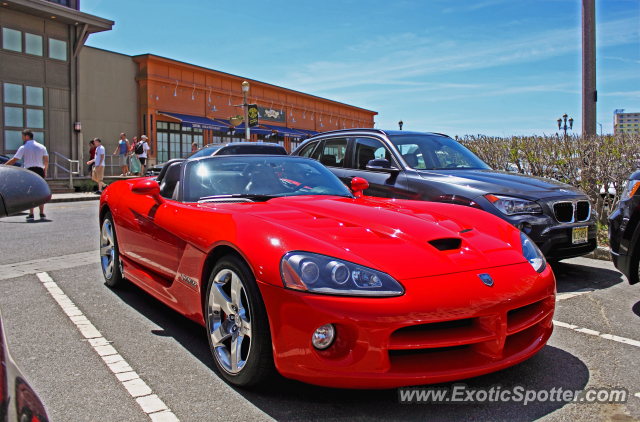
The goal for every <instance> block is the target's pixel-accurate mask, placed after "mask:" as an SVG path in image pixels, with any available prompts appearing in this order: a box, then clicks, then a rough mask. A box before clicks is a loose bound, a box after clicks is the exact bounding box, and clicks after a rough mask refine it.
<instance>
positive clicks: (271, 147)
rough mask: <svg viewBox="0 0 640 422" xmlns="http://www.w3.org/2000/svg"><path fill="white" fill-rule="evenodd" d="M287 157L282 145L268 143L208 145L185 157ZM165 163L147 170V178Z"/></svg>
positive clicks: (157, 173)
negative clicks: (248, 155)
mask: <svg viewBox="0 0 640 422" xmlns="http://www.w3.org/2000/svg"><path fill="white" fill-rule="evenodd" d="M246 154H260V155H264V154H266V155H289V154H287V150H286V149H284V147H283V146H282V145H279V144H274V143H268V142H231V143H228V144H209V145H205V146H203V147H202V148H200V149H199V150H197V151H195V152H192V153H191V154H189V155H187V158H186V159H187V160H188V159H191V158H200V157H210V156H212V155H246ZM165 164H166V163H162V164H158V165H156V166H155V167H151V168H150V169H148V170H147V176H158V175H159V174H160V172H161V171H162V168H163V167H164V165H165Z"/></svg>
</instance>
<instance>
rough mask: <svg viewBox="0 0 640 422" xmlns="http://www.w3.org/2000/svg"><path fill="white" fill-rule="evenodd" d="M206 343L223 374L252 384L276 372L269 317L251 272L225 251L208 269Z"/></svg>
mask: <svg viewBox="0 0 640 422" xmlns="http://www.w3.org/2000/svg"><path fill="white" fill-rule="evenodd" d="M205 310H206V313H205V319H206V323H207V333H208V336H207V337H208V339H209V347H210V349H211V354H212V355H213V359H214V361H215V363H216V366H217V368H218V370H219V371H220V373H221V374H222V376H223V377H224V378H225V379H226V380H227V381H228V382H229V383H231V384H233V385H234V386H237V387H243V388H248V387H254V386H257V385H259V384H261V383H262V382H264V381H266V380H267V378H269V376H270V375H272V374H274V373H275V365H274V362H273V349H272V347H273V346H272V341H271V330H270V329H269V318H268V316H267V311H266V308H265V306H264V302H263V300H262V296H261V294H260V290H259V289H258V284H257V283H256V279H255V277H254V276H253V273H252V272H251V270H250V269H249V267H248V266H247V264H245V263H244V261H243V260H242V259H240V258H239V257H237V256H235V255H227V256H225V257H223V258H222V259H220V261H218V263H217V264H216V266H215V267H214V268H213V271H212V272H211V276H210V277H209V285H208V286H207V296H206V303H205Z"/></svg>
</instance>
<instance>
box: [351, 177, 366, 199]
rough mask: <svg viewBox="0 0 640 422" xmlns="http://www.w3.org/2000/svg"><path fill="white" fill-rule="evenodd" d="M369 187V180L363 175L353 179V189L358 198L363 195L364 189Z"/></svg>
mask: <svg viewBox="0 0 640 422" xmlns="http://www.w3.org/2000/svg"><path fill="white" fill-rule="evenodd" d="M368 187H369V182H367V181H366V180H364V179H363V178H362V177H354V178H353V179H351V190H352V191H353V194H354V195H355V196H356V198H360V197H362V191H363V190H365V189H367V188H368Z"/></svg>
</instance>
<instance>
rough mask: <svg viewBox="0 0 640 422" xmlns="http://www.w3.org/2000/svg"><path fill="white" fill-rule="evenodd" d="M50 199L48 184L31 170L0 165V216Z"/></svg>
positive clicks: (14, 212) (5, 215) (11, 213)
mask: <svg viewBox="0 0 640 422" xmlns="http://www.w3.org/2000/svg"><path fill="white" fill-rule="evenodd" d="M50 199H51V191H50V190H49V185H47V182H45V181H44V179H42V177H40V176H38V175H37V174H35V173H34V172H32V171H29V170H26V169H23V168H20V167H14V166H4V165H0V217H8V216H10V215H15V214H18V213H19V212H22V211H24V210H28V209H30V208H35V207H37V206H39V205H42V204H44V203H45V202H47V201H49V200H50Z"/></svg>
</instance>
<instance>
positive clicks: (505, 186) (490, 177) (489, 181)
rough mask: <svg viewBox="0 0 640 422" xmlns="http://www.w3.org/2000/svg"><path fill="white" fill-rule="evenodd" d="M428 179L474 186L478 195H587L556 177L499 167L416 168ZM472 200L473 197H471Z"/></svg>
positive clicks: (541, 197) (548, 196) (534, 197)
mask: <svg viewBox="0 0 640 422" xmlns="http://www.w3.org/2000/svg"><path fill="white" fill-rule="evenodd" d="M417 172H418V174H419V175H420V177H422V178H423V179H427V180H433V181H439V182H443V183H449V184H455V185H460V186H464V187H467V188H469V189H473V190H475V191H476V193H477V195H476V196H480V195H485V194H487V193H492V194H494V195H510V196H516V197H519V198H524V199H530V200H538V199H543V198H556V197H567V196H573V195H581V196H584V195H585V194H584V193H583V192H582V191H580V190H579V189H576V188H574V187H573V186H570V185H567V184H565V183H560V182H558V181H556V180H553V179H546V178H542V177H536V176H527V175H524V174H518V173H512V172H506V171H497V170H417ZM471 199H473V198H471Z"/></svg>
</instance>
